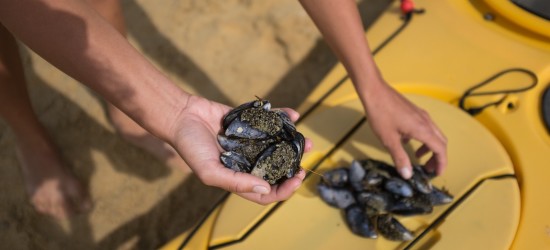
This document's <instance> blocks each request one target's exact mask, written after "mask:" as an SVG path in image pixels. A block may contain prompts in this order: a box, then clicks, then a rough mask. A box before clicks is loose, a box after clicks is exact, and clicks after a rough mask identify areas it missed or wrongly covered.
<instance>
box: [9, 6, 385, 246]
mask: <svg viewBox="0 0 550 250" xmlns="http://www.w3.org/2000/svg"><path fill="white" fill-rule="evenodd" d="M365 1H366V2H360V7H361V10H362V16H363V19H364V23H365V24H369V23H371V22H372V20H374V18H375V17H376V16H377V15H378V14H379V12H380V10H381V9H384V8H385V7H386V6H387V4H388V2H389V0H365ZM122 3H123V7H124V15H125V18H126V21H127V26H128V32H129V37H128V38H129V40H130V41H131V43H132V44H133V45H134V46H135V47H136V48H138V49H139V50H140V51H142V52H143V54H144V55H145V56H146V57H147V58H148V59H149V60H150V61H151V62H153V63H154V64H155V65H156V66H157V67H158V68H159V69H160V70H161V71H162V72H164V73H165V74H166V75H168V76H169V77H170V78H171V79H172V80H173V81H174V82H175V83H176V84H178V86H180V87H181V88H183V89H185V90H186V91H188V92H191V93H194V94H198V95H201V96H205V97H207V98H209V99H212V100H215V101H218V102H222V103H225V104H228V105H232V106H235V105H238V104H240V103H242V102H245V101H248V100H251V99H254V98H255V97H254V96H255V95H257V96H260V97H262V98H265V99H268V100H270V101H271V102H272V103H273V104H274V106H276V107H280V106H286V107H294V108H295V107H298V106H299V105H300V104H301V103H302V102H303V101H304V99H305V98H306V97H307V95H308V93H310V92H311V91H312V89H313V88H315V86H316V84H317V83H318V82H319V81H320V80H321V79H322V78H323V77H324V76H325V75H326V74H327V72H328V70H330V69H331V68H332V67H333V66H334V65H335V64H336V63H337V60H336V58H335V57H334V55H333V54H332V52H331V51H330V50H329V49H328V47H327V46H326V44H325V43H324V42H323V41H322V39H321V36H320V34H319V32H318V31H317V29H316V28H315V26H314V25H313V23H312V22H311V21H310V19H309V17H308V16H307V15H306V13H305V12H304V10H303V9H302V8H301V6H300V5H299V3H298V2H297V1H296V0H277V1H276V0H263V1H251V0H240V1H237V0H233V1H215V0H200V1H193V0H189V1H188V0H177V1H175V0H165V1H145V0H136V1H134V0H123V1H122ZM366 6H368V7H369V8H366ZM21 51H22V54H23V61H24V64H25V68H26V76H27V80H28V82H29V92H30V96H31V99H32V103H33V107H34V108H35V111H36V113H37V115H38V117H39V119H40V121H41V122H42V123H43V124H44V126H45V127H46V128H47V129H48V131H49V132H50V134H51V135H52V137H53V139H54V141H55V143H56V144H57V145H58V146H59V148H60V149H61V152H62V155H63V159H64V160H65V161H66V162H67V165H68V166H69V167H70V169H71V170H72V171H73V172H74V173H75V174H76V175H77V176H78V177H79V178H80V179H81V180H82V182H83V183H85V185H86V187H88V188H89V190H90V193H91V196H92V198H93V201H94V203H95V206H94V209H93V210H92V211H91V212H89V213H85V214H79V215H77V216H75V217H73V218H70V219H68V220H65V221H55V220H53V219H51V218H49V217H46V216H43V215H40V214H37V213H36V212H35V211H34V210H33V208H32V206H31V205H30V203H29V202H28V196H27V194H26V192H25V190H24V183H23V176H22V174H21V170H20V168H19V163H18V161H17V159H16V157H15V153H14V136H13V134H12V132H11V131H10V130H9V129H8V127H7V126H6V124H5V123H4V122H3V121H2V120H1V119H0V190H2V193H1V194H0V242H1V243H0V244H1V247H0V248H2V249H135V248H137V249H151V248H155V247H158V246H161V245H162V244H164V243H166V242H167V241H169V240H170V239H172V238H173V237H175V236H177V235H178V234H180V233H182V232H184V231H186V230H188V229H190V228H191V227H192V226H193V224H194V223H195V222H196V221H197V220H199V219H200V218H201V217H202V216H203V215H204V214H205V211H206V210H208V209H209V208H210V207H212V206H213V204H214V203H215V202H216V201H217V200H218V199H219V198H220V197H221V196H222V195H223V194H224V191H222V190H219V189H217V188H213V187H208V186H205V185H203V184H202V183H201V182H200V180H198V179H197V178H196V177H195V176H194V175H193V174H184V173H182V172H181V171H178V170H176V169H171V168H169V167H167V166H165V165H164V164H163V163H162V162H160V161H158V160H157V159H155V158H154V157H152V156H151V155H149V154H147V153H146V152H144V151H142V150H140V149H139V148H136V147H135V146H132V145H131V144H129V143H127V142H126V141H124V140H123V139H122V138H121V137H120V136H119V135H117V134H116V132H115V130H114V129H113V127H112V126H111V124H110V123H109V122H108V120H107V119H106V117H105V112H104V109H103V102H102V100H101V98H100V97H98V96H97V95H95V94H94V93H93V92H91V91H90V90H89V89H87V88H86V87H85V86H83V85H81V84H79V83H78V82H76V81H74V80H73V79H71V78H70V77H68V76H66V75H65V74H63V73H62V72H60V71H59V70H57V69H56V68H54V67H52V66H50V65H49V64H48V63H47V62H46V61H44V60H43V59H41V58H40V57H39V56H37V55H35V54H34V53H32V52H31V51H29V50H28V49H26V48H25V47H24V46H23V47H22V48H21Z"/></svg>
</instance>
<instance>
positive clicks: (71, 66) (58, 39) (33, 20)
mask: <svg viewBox="0 0 550 250" xmlns="http://www.w3.org/2000/svg"><path fill="white" fill-rule="evenodd" d="M0 22H2V24H3V25H4V26H6V28H8V29H9V30H10V31H11V32H12V33H13V34H14V35H15V36H16V37H17V38H18V39H20V40H21V41H22V42H23V43H25V44H26V45H27V46H28V47H29V48H31V49H32V50H34V51H35V52H36V53H37V54H39V55H40V56H42V57H43V58H44V59H46V60H47V61H49V62H51V63H52V64H53V65H55V66H56V67H58V68H59V69H61V70H62V71H64V72H65V73H67V74H68V75H70V76H72V77H73V78H75V79H76V80H78V81H80V82H82V83H84V84H86V85H87V86H89V87H90V88H91V89H93V90H95V91H96V92H98V93H99V94H100V95H102V96H103V97H104V98H105V99H106V100H107V101H109V102H111V103H112V104H114V105H115V106H117V107H118V108H119V109H121V110H122V111H124V112H125V113H126V114H128V115H129V116H130V117H132V118H133V119H134V120H136V122H138V123H139V124H141V125H142V126H143V127H144V128H146V129H147V130H149V131H150V132H151V133H153V134H155V135H156V136H159V137H160V138H162V139H165V140H167V139H169V138H168V137H169V136H170V135H168V134H167V132H168V131H170V126H171V125H172V124H173V123H174V121H173V120H172V119H173V117H176V115H175V114H177V113H178V112H179V111H180V110H182V109H183V107H184V105H185V104H186V99H187V97H188V94H187V93H185V92H183V91H182V90H181V89H180V88H178V87H177V86H175V85H174V84H172V83H171V82H170V81H169V80H168V79H167V78H166V77H165V76H164V75H163V74H161V73H160V72H159V71H158V70H156V69H155V68H154V67H153V66H152V65H151V64H150V63H149V62H147V60H145V59H144V58H143V57H142V56H141V55H140V54H139V52H138V51H136V50H135V49H134V48H133V47H132V46H131V45H130V44H129V43H128V42H127V40H126V39H125V38H124V37H123V36H122V35H120V34H119V33H118V32H117V31H116V30H115V29H114V28H113V27H112V26H110V25H109V24H108V23H107V22H106V21H104V20H103V19H102V18H101V17H100V16H99V14H97V13H96V12H95V11H94V10H92V8H91V7H89V6H87V3H85V2H84V1H76V0H56V1H45V0H41V1H30V0H18V1H10V0H0ZM172 114H173V115H172Z"/></svg>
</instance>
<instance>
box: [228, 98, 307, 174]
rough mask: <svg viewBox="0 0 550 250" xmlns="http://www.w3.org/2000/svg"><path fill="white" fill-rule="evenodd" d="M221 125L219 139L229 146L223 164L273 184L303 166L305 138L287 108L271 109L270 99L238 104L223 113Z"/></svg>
mask: <svg viewBox="0 0 550 250" xmlns="http://www.w3.org/2000/svg"><path fill="white" fill-rule="evenodd" d="M222 127H223V135H218V143H219V144H220V146H221V147H222V148H223V149H224V150H226V152H223V153H221V156H220V160H221V162H222V163H223V165H224V166H226V167H228V168H230V169H232V170H235V171H238V172H245V173H251V174H253V175H255V176H258V177H260V178H263V179H264V180H266V181H267V182H269V184H272V185H273V184H278V183H281V182H282V181H284V180H286V179H287V178H291V177H292V176H294V174H296V173H297V172H298V171H299V170H300V161H301V160H302V155H303V153H304V144H305V138H304V136H303V135H302V134H301V133H299V132H298V131H296V127H295V126H294V124H293V123H292V121H291V120H290V117H289V116H288V115H287V114H286V113H285V112H283V111H281V110H271V104H270V103H269V101H267V100H261V99H258V100H255V101H251V102H247V103H245V104H242V105H240V106H238V107H236V108H235V109H233V110H231V111H230V112H229V113H227V114H226V115H225V116H224V118H223V120H222Z"/></svg>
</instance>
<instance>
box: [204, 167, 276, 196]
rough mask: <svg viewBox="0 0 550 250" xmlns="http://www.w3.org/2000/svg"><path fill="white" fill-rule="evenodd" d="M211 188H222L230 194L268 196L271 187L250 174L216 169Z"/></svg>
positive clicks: (227, 169)
mask: <svg viewBox="0 0 550 250" xmlns="http://www.w3.org/2000/svg"><path fill="white" fill-rule="evenodd" d="M216 172H218V174H217V176H216V177H215V179H214V180H213V182H209V181H206V182H208V183H212V186H217V187H220V188H223V189H225V190H227V191H229V192H232V193H257V194H269V193H270V192H271V186H270V185H269V183H267V182H266V181H264V180H262V179H261V178H259V177H256V176H254V175H251V174H247V173H242V172H235V171H233V170H231V169H229V168H225V167H223V168H218V171H216Z"/></svg>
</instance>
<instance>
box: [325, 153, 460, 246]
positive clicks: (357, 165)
mask: <svg viewBox="0 0 550 250" xmlns="http://www.w3.org/2000/svg"><path fill="white" fill-rule="evenodd" d="M433 177H434V176H433V175H432V174H430V173H427V172H426V171H425V170H424V168H423V167H421V166H414V167H413V176H412V177H411V178H410V179H408V180H404V179H403V178H402V177H401V176H400V175H399V174H398V172H397V171H396V169H395V168H394V167H393V166H391V165H389V164H387V163H385V162H381V161H377V160H373V159H368V160H361V161H357V160H354V161H353V162H352V163H351V165H350V166H349V167H341V168H336V169H332V170H329V171H327V172H325V173H324V174H323V178H322V179H321V182H320V183H319V184H318V185H317V191H318V192H319V196H320V197H321V199H322V200H323V201H324V202H325V203H327V204H328V205H330V206H332V207H336V208H339V209H342V210H343V211H344V217H345V218H344V219H345V221H346V224H347V225H348V227H349V228H350V230H351V231H352V232H353V233H354V234H357V235H360V236H362V237H366V238H376V237H377V235H378V234H380V235H382V236H383V237H384V238H386V239H389V240H394V241H408V240H412V239H413V238H414V235H413V233H412V232H410V231H409V230H408V229H407V228H406V227H405V226H403V225H402V224H401V223H400V222H399V221H398V220H397V219H395V218H394V217H393V215H401V216H412V215H419V214H428V213H431V212H432V210H433V206H437V205H442V204H447V203H450V202H452V200H453V196H452V195H451V194H450V193H449V192H448V191H447V190H445V189H439V188H437V187H435V186H432V184H431V183H430V179H431V178H433Z"/></svg>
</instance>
